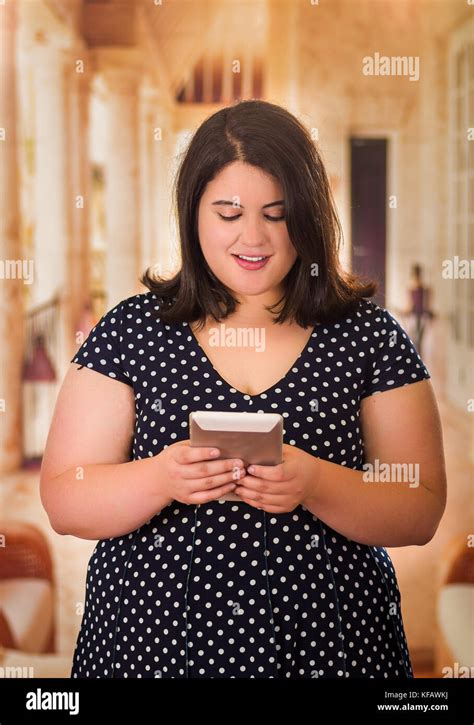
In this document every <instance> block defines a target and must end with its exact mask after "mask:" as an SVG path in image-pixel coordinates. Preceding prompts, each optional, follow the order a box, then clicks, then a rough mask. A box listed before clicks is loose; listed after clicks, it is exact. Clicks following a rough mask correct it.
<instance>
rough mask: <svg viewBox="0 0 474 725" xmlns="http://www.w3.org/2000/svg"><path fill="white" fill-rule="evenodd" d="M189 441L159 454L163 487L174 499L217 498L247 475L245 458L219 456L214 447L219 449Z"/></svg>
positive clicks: (205, 500)
mask: <svg viewBox="0 0 474 725" xmlns="http://www.w3.org/2000/svg"><path fill="white" fill-rule="evenodd" d="M189 444H190V440H189V439H187V440H184V441H178V442H177V443H173V444H172V445H170V446H168V447H167V448H164V449H163V450H162V451H161V453H159V454H158V456H157V458H158V459H159V461H160V469H161V470H162V471H163V479H162V481H161V482H160V488H161V489H163V488H164V489H165V491H166V493H167V494H168V496H169V498H170V499H171V500H176V501H180V502H181V503H186V504H202V503H208V501H215V500H217V499H218V498H221V497H222V496H224V495H225V494H227V493H230V492H231V491H233V490H234V489H235V487H236V483H237V482H238V481H239V479H240V478H242V477H243V476H245V468H244V464H243V461H242V460H241V459H239V458H226V459H220V460H215V459H216V456H215V455H214V456H213V455H211V451H213V450H217V451H218V449H216V448H213V447H212V446H203V447H194V446H190V445H189ZM217 455H219V451H218V452H217Z"/></svg>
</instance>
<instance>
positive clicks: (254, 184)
mask: <svg viewBox="0 0 474 725" xmlns="http://www.w3.org/2000/svg"><path fill="white" fill-rule="evenodd" d="M283 201H284V200H283V194H282V189H281V186H280V184H279V182H278V181H277V180H276V179H274V178H273V177H271V176H269V175H268V174H267V173H266V172H264V171H263V170H262V169H260V168H257V167H255V166H250V165H249V164H245V163H243V162H242V161H235V162H233V163H231V164H229V165H228V166H226V167H225V168H224V169H222V171H221V172H220V173H219V174H218V175H217V176H216V177H215V178H214V179H213V180H212V181H210V182H209V183H208V184H207V186H206V188H205V190H204V193H203V195H202V197H201V200H200V203H199V209H198V234H199V241H200V243H201V249H202V253H203V255H204V257H205V259H206V262H207V263H208V265H209V267H210V268H211V270H212V272H213V273H214V274H215V276H216V277H217V278H218V279H219V280H220V281H221V282H222V283H223V284H224V285H225V286H226V287H228V288H229V289H230V290H231V291H232V292H234V293H235V294H236V295H237V297H239V296H244V297H245V296H247V295H252V296H253V295H261V294H263V295H265V296H266V297H267V296H270V297H273V296H275V297H276V298H277V297H278V296H280V294H281V290H282V281H283V280H284V278H285V277H286V275H287V274H288V272H289V271H290V269H291V268H292V266H293V264H294V262H295V260H296V258H297V253H296V250H295V248H294V246H293V244H292V242H291V240H290V238H289V236H288V230H287V228H286V221H285V207H284V204H283ZM275 202H278V203H275ZM237 255H244V256H245V257H262V256H263V257H266V260H264V261H263V262H252V261H251V260H250V261H245V260H240V261H239V260H238V256H237Z"/></svg>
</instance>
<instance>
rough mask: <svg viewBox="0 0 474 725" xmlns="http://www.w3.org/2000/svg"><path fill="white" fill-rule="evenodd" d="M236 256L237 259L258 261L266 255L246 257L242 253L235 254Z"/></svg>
mask: <svg viewBox="0 0 474 725" xmlns="http://www.w3.org/2000/svg"><path fill="white" fill-rule="evenodd" d="M236 256H237V257H238V258H239V259H248V261H249V262H260V260H261V259H266V257H246V256H245V255H244V254H237V255H236Z"/></svg>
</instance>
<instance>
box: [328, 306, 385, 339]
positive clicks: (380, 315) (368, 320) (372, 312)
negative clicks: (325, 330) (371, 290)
mask: <svg viewBox="0 0 474 725" xmlns="http://www.w3.org/2000/svg"><path fill="white" fill-rule="evenodd" d="M397 325H399V322H398V320H397V319H396V318H395V317H394V316H393V315H392V314H391V313H390V312H389V311H388V309H386V308H385V307H382V306H381V305H379V304H377V303H376V302H374V301H373V300H371V299H368V298H365V297H364V298H361V299H360V300H359V301H358V303H357V305H356V306H355V307H354V308H353V309H352V310H351V312H349V313H346V314H344V315H343V316H342V318H341V319H340V320H339V321H338V323H336V324H335V327H336V328H345V330H346V332H348V331H350V332H351V333H352V335H353V336H354V337H357V336H358V335H359V336H360V335H363V334H366V333H367V332H370V333H372V334H375V335H376V336H377V335H378V334H385V331H386V330H387V329H390V328H393V327H395V326H397ZM364 331H365V333H364Z"/></svg>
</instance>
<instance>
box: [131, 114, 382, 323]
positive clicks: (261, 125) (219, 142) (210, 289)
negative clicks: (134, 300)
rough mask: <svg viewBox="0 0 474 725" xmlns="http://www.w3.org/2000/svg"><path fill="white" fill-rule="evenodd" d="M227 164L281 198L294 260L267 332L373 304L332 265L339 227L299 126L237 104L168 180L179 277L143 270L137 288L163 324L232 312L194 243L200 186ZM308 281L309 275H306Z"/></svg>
mask: <svg viewBox="0 0 474 725" xmlns="http://www.w3.org/2000/svg"><path fill="white" fill-rule="evenodd" d="M234 161H243V162H244V163H247V164H251V165H252V166H256V167H259V168H261V169H263V170H264V171H265V172H267V173H268V174H270V175H271V176H272V177H274V178H275V179H277V180H278V181H279V183H280V184H281V186H282V189H283V198H284V199H285V216H286V225H287V230H288V235H289V237H290V239H291V241H292V243H293V245H294V247H295V249H296V251H297V253H298V257H297V259H296V260H295V263H294V265H293V267H292V268H291V270H290V271H289V272H288V274H287V276H286V277H285V280H284V283H283V284H284V294H283V297H282V298H281V299H280V300H278V302H276V303H275V305H273V306H271V307H269V308H268V309H269V311H271V312H272V313H274V314H277V316H276V317H275V319H274V322H275V323H282V322H284V321H285V320H293V319H294V320H296V322H297V323H298V324H299V325H301V326H302V327H308V326H310V325H314V324H316V323H317V322H332V321H336V320H337V319H339V318H341V317H342V316H343V315H345V314H347V313H349V312H351V311H352V310H354V308H355V307H357V305H358V304H359V301H360V299H361V298H362V297H371V296H372V295H374V293H375V291H376V289H377V285H376V283H375V282H373V281H370V280H366V281H363V280H362V279H360V278H358V277H356V276H355V275H353V274H350V273H347V272H345V271H344V270H343V269H342V268H341V266H340V263H339V256H338V252H339V248H340V244H341V238H342V228H341V224H340V222H339V219H338V216H337V213H336V209H335V204H334V200H333V197H332V193H331V188H330V184H329V180H328V177H327V174H326V170H325V168H324V165H323V161H322V159H321V156H320V154H319V151H318V149H317V148H316V146H315V144H314V143H313V141H312V139H311V136H310V134H309V133H308V131H307V130H306V128H305V127H304V126H303V125H302V123H300V121H299V120H298V119H297V118H296V117H295V116H293V115H292V114H291V113H289V112H288V111H286V110H285V109H284V108H281V107H280V106H277V105H274V104H273V103H268V102H266V101H261V100H247V101H239V102H237V103H235V104H233V105H231V106H228V107H226V108H223V109H221V110H220V111H217V113H214V114H213V115H212V116H210V117H209V118H208V119H207V120H206V121H204V123H202V125H201V126H200V127H199V128H198V129H197V131H196V133H195V134H194V136H193V137H192V139H191V141H190V143H189V145H188V147H187V149H186V151H185V152H184V156H183V159H182V160H181V163H180V167H179V170H178V173H177V176H176V180H175V185H174V187H173V198H174V200H175V206H176V209H177V213H178V229H179V237H180V244H181V260H182V263H181V268H180V270H179V271H178V272H177V273H176V274H175V275H174V276H173V277H172V278H170V279H165V278H162V277H159V276H154V275H153V273H152V271H151V270H152V268H148V269H147V270H146V272H145V273H144V274H143V275H142V277H141V279H140V281H141V282H142V284H144V285H145V286H146V287H147V288H148V289H149V290H150V291H151V292H153V293H155V294H156V296H157V297H158V301H159V303H160V309H159V310H158V311H157V316H159V317H160V318H161V319H162V320H163V321H164V322H165V323H174V322H188V323H189V322H195V321H198V327H199V326H202V325H203V324H204V322H205V321H206V317H207V316H210V317H212V318H214V319H215V320H216V321H221V320H222V319H225V318H226V317H227V315H229V314H232V313H233V312H234V311H235V310H236V307H237V305H238V304H239V303H238V301H237V300H236V299H235V297H234V296H233V295H232V293H231V290H229V289H228V288H227V287H226V286H225V285H224V284H222V282H221V281H220V280H219V279H218V278H217V277H216V276H215V275H214V274H213V272H212V270H211V269H210V268H209V265H208V264H207V262H206V260H205V258H204V255H203V254H202V251H201V245H200V243H199V237H198V231H197V229H198V226H197V214H198V205H199V200H200V198H201V196H202V194H203V193H204V190H205V188H206V185H207V184H208V183H209V182H210V181H211V180H212V179H213V178H214V177H215V176H216V175H217V174H218V173H219V172H220V171H221V170H222V169H223V168H224V167H225V166H227V164H231V163H232V162H234ZM314 272H316V274H314Z"/></svg>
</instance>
